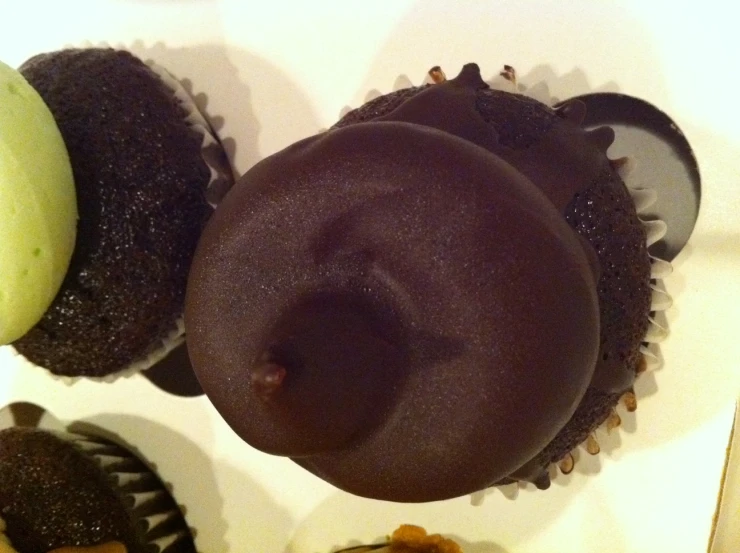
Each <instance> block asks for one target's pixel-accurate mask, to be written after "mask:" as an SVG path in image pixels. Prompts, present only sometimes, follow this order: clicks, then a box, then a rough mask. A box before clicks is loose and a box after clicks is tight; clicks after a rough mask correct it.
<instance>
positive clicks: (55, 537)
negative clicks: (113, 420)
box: [0, 427, 195, 553]
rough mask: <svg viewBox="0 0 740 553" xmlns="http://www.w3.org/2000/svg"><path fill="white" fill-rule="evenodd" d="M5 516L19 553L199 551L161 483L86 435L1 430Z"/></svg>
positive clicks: (116, 449)
mask: <svg viewBox="0 0 740 553" xmlns="http://www.w3.org/2000/svg"><path fill="white" fill-rule="evenodd" d="M0 516H1V517H2V519H3V521H4V525H5V530H4V533H5V541H6V542H7V541H9V543H10V544H11V545H12V547H13V548H15V550H17V551H19V552H21V553H47V552H50V551H54V552H55V553H63V552H65V553H72V552H76V551H78V550H77V549H69V550H68V549H66V548H75V547H81V548H86V547H90V548H91V549H90V550H87V549H83V551H89V553H114V552H115V553H180V552H182V553H185V552H188V553H193V552H195V545H194V543H193V538H192V534H191V532H190V530H189V528H188V526H187V524H186V522H185V519H184V517H183V514H182V512H181V511H180V508H179V507H178V505H177V503H176V502H175V500H174V499H173V498H172V496H171V495H170V494H169V492H168V491H167V489H166V487H165V485H164V484H163V483H162V481H161V480H160V479H159V478H158V477H157V476H156V475H155V474H154V473H153V472H152V471H151V470H150V469H149V468H148V467H147V465H146V464H145V463H144V462H142V461H141V460H140V459H139V458H137V457H136V456H135V455H134V454H133V453H131V452H130V451H128V450H127V449H125V448H124V447H122V446H119V445H117V444H115V443H113V442H111V441H109V440H107V439H103V438H100V437H97V436H92V435H87V434H79V433H69V432H56V431H47V430H40V429H36V428H23V427H11V428H7V429H5V430H2V431H0ZM98 548H99V549H98ZM57 550H59V551H57ZM0 551H1V549H0ZM11 551H12V550H11Z"/></svg>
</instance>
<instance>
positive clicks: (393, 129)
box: [186, 122, 599, 501]
mask: <svg viewBox="0 0 740 553" xmlns="http://www.w3.org/2000/svg"><path fill="white" fill-rule="evenodd" d="M186 325H187V327H188V348H189V352H190V356H191V360H192V361H193V365H194V368H195V370H196V373H197V375H198V377H199V379H200V381H201V384H202V385H203V389H204V390H205V392H206V393H207V394H208V396H209V398H210V399H211V401H212V402H213V404H214V405H215V406H216V408H217V409H218V410H219V412H220V413H221V414H222V415H223V417H224V418H225V419H226V421H227V422H228V423H229V424H230V425H231V426H232V428H233V429H234V430H235V431H236V432H237V433H238V434H239V435H240V436H241V437H242V438H244V439H245V440H246V441H247V442H249V443H250V444H252V445H253V446H255V447H258V448H260V449H262V450H265V451H268V452H271V453H276V454H281V455H289V456H292V457H293V458H294V459H295V460H296V462H298V463H299V464H301V465H302V466H304V467H306V468H307V469H308V470H311V471H312V472H314V473H315V474H317V475H319V476H320V477H322V478H324V479H325V480H327V481H329V482H331V483H333V484H335V485H336V486H337V487H340V488H342V489H345V490H348V491H350V492H352V493H355V494H358V495H363V496H368V497H374V498H378V499H387V500H395V501H431V500H438V499H445V498H449V497H455V496H459V495H463V494H466V493H469V492H473V491H476V490H478V489H481V488H484V487H486V486H489V485H491V484H492V483H494V482H496V481H497V480H499V479H500V478H502V477H504V476H506V475H507V474H509V473H511V472H512V471H513V470H514V469H516V468H517V467H519V466H521V465H523V464H524V463H525V462H526V461H528V460H529V459H531V458H532V457H534V456H535V455H536V454H537V453H538V452H539V451H541V449H542V448H543V446H544V445H546V444H547V443H548V442H549V441H550V440H552V438H553V437H554V436H555V435H556V434H557V432H558V431H559V430H560V429H561V428H562V427H563V425H564V424H565V423H566V422H567V421H568V419H569V418H570V416H571V415H572V413H573V412H574V410H575V408H576V407H577V405H578V403H579V401H580V399H581V397H582V395H583V393H584V392H585V389H586V387H587V385H588V382H589V381H590V380H591V376H592V372H593V366H594V363H595V361H596V354H597V350H598V326H599V322H598V303H597V298H596V293H595V275H594V272H593V268H592V266H591V265H590V264H589V258H588V256H587V254H586V252H585V250H584V246H583V244H582V243H581V241H580V240H578V238H577V235H576V234H575V233H574V232H573V230H572V229H571V228H570V227H569V226H568V225H567V224H566V223H565V221H564V220H563V218H562V216H561V215H560V213H558V211H557V210H556V209H554V207H553V206H552V204H551V203H550V202H549V201H548V200H547V198H546V197H545V196H544V195H543V194H542V193H541V192H540V191H539V190H538V189H537V188H536V187H534V186H533V185H532V184H531V183H530V182H529V181H528V180H527V179H526V178H524V177H523V176H522V175H521V174H519V173H518V172H517V171H515V170H514V169H513V168H512V167H511V166H510V165H508V164H506V163H504V162H503V161H501V160H500V159H498V158H497V157H495V156H493V155H491V154H489V153H487V152H485V151H484V150H483V149H481V148H479V147H477V146H475V145H473V144H471V143H470V142H467V141H465V140H462V139H460V138H457V137H454V136H452V135H450V134H448V133H443V132H441V131H437V130H434V129H431V128H428V127H424V126H420V125H413V124H408V123H396V122H382V123H368V124H366V125H356V126H352V127H349V128H346V129H339V130H336V131H332V132H329V133H325V134H323V135H319V136H316V137H312V138H309V139H306V140H304V141H301V142H299V143H297V144H295V145H293V146H291V147H289V148H287V149H286V150H284V151H282V152H280V153H278V154H275V155H274V156H271V157H270V158H267V159H266V160H264V161H262V162H261V163H259V164H258V165H256V166H255V167H254V168H253V169H252V170H250V171H249V172H248V173H247V174H246V175H245V176H244V177H243V178H242V179H241V180H240V181H239V183H238V184H237V186H236V187H235V188H234V189H233V190H232V191H231V192H230V193H229V194H228V195H227V197H226V198H225V199H224V201H223V202H222V204H221V205H220V206H219V209H218V210H217V212H216V214H215V215H214V217H213V218H212V220H211V221H210V223H209V224H208V226H207V227H206V230H205V231H204V234H203V236H202V238H201V241H200V243H199V246H198V250H197V252H196V256H195V259H194V264H193V268H192V271H191V276H190V280H189V284H188V293H187V298H186ZM564 368H567V370H563V369H564ZM512 429H516V431H512Z"/></svg>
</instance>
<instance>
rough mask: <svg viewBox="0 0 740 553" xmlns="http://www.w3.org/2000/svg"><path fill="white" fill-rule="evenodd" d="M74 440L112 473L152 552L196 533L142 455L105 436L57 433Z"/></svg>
mask: <svg viewBox="0 0 740 553" xmlns="http://www.w3.org/2000/svg"><path fill="white" fill-rule="evenodd" d="M54 434H55V435H57V436H58V437H60V438H61V439H64V440H67V441H70V442H72V443H73V444H74V445H75V446H76V447H77V449H78V450H79V451H80V452H81V453H83V454H84V455H86V456H88V457H89V458H91V459H93V460H94V461H95V463H96V464H97V465H98V467H100V469H101V470H103V471H104V472H105V473H106V474H107V475H108V481H109V482H110V484H111V486H113V487H114V488H115V489H116V490H117V492H118V493H119V494H120V495H121V497H122V498H123V501H124V504H125V505H126V508H127V510H129V513H130V515H131V517H132V520H134V521H135V524H136V525H138V526H139V528H140V530H141V533H142V535H144V537H145V540H146V542H147V544H148V545H149V546H151V547H152V551H155V549H154V548H155V547H156V551H157V552H158V553H170V552H174V551H177V550H178V549H177V548H176V546H178V545H179V544H180V543H181V542H183V541H184V540H189V541H192V535H191V533H190V530H189V528H188V526H187V523H186V522H185V518H184V517H183V515H182V512H181V511H180V508H179V507H178V505H177V503H176V502H175V500H174V499H173V498H172V496H171V495H170V494H169V492H168V491H167V490H166V489H165V486H164V484H163V483H162V481H161V480H160V479H159V477H158V476H156V475H155V474H154V473H153V472H152V471H151V470H150V469H149V468H148V467H147V466H146V465H145V464H144V463H143V462H142V461H141V460H140V459H139V458H138V457H136V456H135V455H133V454H132V453H131V452H129V451H128V450H127V449H125V448H123V447H121V446H119V445H117V444H114V443H113V442H109V441H107V440H105V439H102V438H98V437H94V436H89V435H83V434H77V433H69V432H54Z"/></svg>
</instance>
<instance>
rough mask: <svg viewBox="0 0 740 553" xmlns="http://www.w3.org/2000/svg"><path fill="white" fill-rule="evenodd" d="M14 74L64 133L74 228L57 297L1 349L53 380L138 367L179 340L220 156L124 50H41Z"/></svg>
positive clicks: (168, 92)
mask: <svg viewBox="0 0 740 553" xmlns="http://www.w3.org/2000/svg"><path fill="white" fill-rule="evenodd" d="M20 72H21V73H22V74H23V75H24V77H25V78H26V79H27V80H28V82H29V83H30V84H31V85H32V86H33V87H34V88H35V89H36V90H37V91H38V93H39V94H40V95H41V97H42V98H43V100H44V102H45V103H46V104H47V106H48V107H49V109H50V110H51V112H52V114H53V115H54V118H55V120H56V123H57V125H58V126H59V129H60V131H61V134H62V137H63V138H64V142H65V144H66V147H67V151H68V152H69V157H70V161H71V165H72V170H73V174H74V181H75V188H76V193H77V204H78V211H79V223H78V232H77V241H76V244H75V248H74V252H73V255H72V259H71V262H70V266H69V270H68V271H67V274H66V276H65V278H64V281H63V282H62V285H61V289H60V290H59V293H58V294H57V295H56V297H55V299H54V301H53V302H52V304H51V306H50V307H49V309H48V310H47V311H46V313H45V314H44V315H43V317H42V318H41V320H40V321H39V322H38V323H37V324H36V325H35V326H34V327H33V328H32V329H31V330H30V331H29V332H27V333H26V334H25V335H23V336H22V337H21V338H19V339H18V340H16V341H15V342H14V343H13V345H14V347H15V348H16V350H17V351H18V352H19V353H20V354H22V355H23V356H25V357H26V358H27V359H28V360H29V361H31V362H33V363H34V364H36V365H40V366H42V367H45V368H46V369H48V370H49V371H51V372H52V373H54V374H56V375H64V376H73V377H75V376H88V377H108V376H116V375H119V374H122V373H123V372H125V371H135V370H140V369H142V368H146V367H147V366H149V365H151V364H152V363H153V362H155V361H156V360H158V359H159V358H161V357H162V356H163V355H165V354H166V353H167V352H168V351H169V350H171V349H172V348H174V347H175V346H176V345H178V344H179V343H180V342H182V339H183V332H184V329H183V325H182V311H183V302H184V293H185V283H186V279H187V274H188V270H189V268H190V262H191V259H192V255H193V252H194V250H195V246H196V243H197V241H198V238H199V236H200V232H201V230H202V228H203V225H204V224H205V222H206V220H207V219H208V217H209V216H210V214H211V212H212V204H213V203H215V201H217V199H218V198H219V197H220V195H221V194H222V193H223V192H224V191H225V190H226V189H227V188H228V186H229V184H230V179H231V172H230V168H229V165H228V162H227V161H226V158H225V154H224V152H223V149H222V148H221V146H220V143H219V141H218V139H217V138H216V136H215V133H214V132H213V129H212V128H211V127H210V125H209V124H208V123H207V122H206V120H205V119H204V118H203V116H202V115H201V114H200V113H199V112H198V110H197V109H196V108H195V106H194V104H193V102H192V100H191V99H190V98H189V96H188V94H187V93H186V92H185V90H184V89H183V87H182V86H181V85H180V84H179V83H178V82H177V81H176V80H175V79H174V78H172V77H171V76H170V75H168V74H167V73H166V71H164V70H163V69H161V68H158V67H156V66H152V67H150V66H147V65H146V64H144V63H143V62H142V61H141V60H139V59H138V58H136V57H135V56H133V55H131V54H130V53H128V52H125V51H118V50H113V49H108V48H90V49H70V50H63V51H59V52H53V53H50V54H41V55H39V56H36V57H34V58H31V59H30V60H28V61H27V62H25V63H24V64H23V65H22V67H21V68H20ZM209 202H210V203H209Z"/></svg>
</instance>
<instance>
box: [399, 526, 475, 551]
mask: <svg viewBox="0 0 740 553" xmlns="http://www.w3.org/2000/svg"><path fill="white" fill-rule="evenodd" d="M389 552H390V553H463V550H462V549H461V548H460V546H459V545H458V544H456V543H455V542H454V541H452V540H449V539H447V538H443V537H442V536H440V535H439V534H427V532H426V530H424V528H421V527H420V526H414V525H412V524H403V525H401V526H400V527H399V528H398V529H397V530H396V531H395V532H393V535H391V543H390V548H389Z"/></svg>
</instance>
